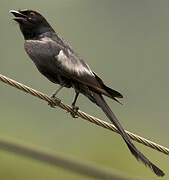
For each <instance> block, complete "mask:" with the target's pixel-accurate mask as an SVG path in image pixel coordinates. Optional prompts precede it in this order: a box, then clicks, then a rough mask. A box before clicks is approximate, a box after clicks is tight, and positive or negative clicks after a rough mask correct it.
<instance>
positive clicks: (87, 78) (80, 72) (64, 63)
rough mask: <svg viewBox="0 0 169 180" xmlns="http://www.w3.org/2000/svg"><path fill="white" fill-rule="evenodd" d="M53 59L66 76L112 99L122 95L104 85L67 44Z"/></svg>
mask: <svg viewBox="0 0 169 180" xmlns="http://www.w3.org/2000/svg"><path fill="white" fill-rule="evenodd" d="M63 44H65V43H63ZM57 45H58V44H57ZM55 61H56V63H57V66H58V67H59V69H60V70H61V72H62V73H64V75H65V76H66V77H67V78H70V79H74V80H76V81H78V82H80V83H82V84H85V85H87V86H89V87H90V88H92V89H93V90H95V91H97V92H99V93H101V94H104V95H106V96H108V97H111V98H113V99H115V97H118V98H122V97H123V96H122V95H121V94H120V93H119V92H117V91H115V90H113V89H111V88H109V87H107V86H105V85H104V83H103V81H102V80H101V78H100V77H98V76H97V75H96V73H94V72H93V71H92V70H91V69H90V67H89V66H88V65H87V64H86V63H85V62H84V60H83V59H82V58H81V57H79V56H78V55H77V54H76V53H75V52H74V51H73V50H72V49H71V48H70V46H69V45H68V44H65V47H60V51H59V54H58V55H56V56H55ZM115 100H116V99H115Z"/></svg>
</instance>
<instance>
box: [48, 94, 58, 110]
mask: <svg viewBox="0 0 169 180" xmlns="http://www.w3.org/2000/svg"><path fill="white" fill-rule="evenodd" d="M50 98H51V99H53V100H54V101H55V103H52V102H48V105H49V106H50V107H51V108H55V107H56V106H59V104H60V103H61V100H60V99H58V98H56V97H55V96H53V95H52V96H51V97H50Z"/></svg>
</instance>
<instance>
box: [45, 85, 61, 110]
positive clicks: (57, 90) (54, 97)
mask: <svg viewBox="0 0 169 180" xmlns="http://www.w3.org/2000/svg"><path fill="white" fill-rule="evenodd" d="M63 87H64V86H60V87H59V88H57V89H56V91H54V93H53V94H52V95H51V96H50V98H52V99H54V100H55V99H57V98H56V94H57V93H58V92H59V91H60V90H61V89H62V88H63ZM48 105H50V106H51V107H52V108H54V107H55V106H56V104H53V103H48Z"/></svg>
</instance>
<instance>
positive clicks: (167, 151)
mask: <svg viewBox="0 0 169 180" xmlns="http://www.w3.org/2000/svg"><path fill="white" fill-rule="evenodd" d="M0 80H1V81H2V82H4V83H6V84H9V85H11V86H13V87H15V88H18V89H20V90H22V91H24V92H27V93H29V94H31V95H33V96H36V97H38V98H40V99H42V100H45V101H47V102H48V103H52V104H54V105H56V106H59V107H61V108H62V109H64V110H66V111H67V112H70V113H74V111H73V109H72V107H71V106H69V105H67V104H64V103H62V102H61V100H60V99H52V98H50V97H48V96H47V95H46V94H43V93H42V92H39V91H37V90H35V89H32V88H30V87H28V86H25V85H23V84H21V83H19V82H17V81H14V80H12V79H10V78H8V77H6V76H4V75H2V74H0ZM76 115H77V116H78V117H81V118H82V119H85V120H87V121H90V122H92V123H94V124H96V125H98V126H101V127H104V128H106V129H109V130H111V131H114V132H116V133H119V132H118V130H117V129H116V127H115V126H114V125H112V124H109V123H107V122H105V121H102V120H100V119H98V118H95V117H93V116H91V115H89V114H86V113H84V112H82V111H80V110H78V111H77V113H76ZM126 133H127V134H128V135H129V137H130V138H131V139H132V140H134V141H137V142H139V143H141V144H144V145H145V146H148V147H150V148H153V149H155V150H157V151H160V152H162V153H164V154H167V155H169V149H168V148H166V147H164V146H161V145H159V144H156V143H154V142H152V141H150V140H147V139H145V138H143V137H141V136H138V135H136V134H133V133H131V132H129V131H126Z"/></svg>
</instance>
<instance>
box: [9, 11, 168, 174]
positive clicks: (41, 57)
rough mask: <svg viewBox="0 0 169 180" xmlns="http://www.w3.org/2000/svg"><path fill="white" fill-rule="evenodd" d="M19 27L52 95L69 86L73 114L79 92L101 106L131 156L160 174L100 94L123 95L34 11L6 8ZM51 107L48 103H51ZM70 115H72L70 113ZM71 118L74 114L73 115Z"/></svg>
mask: <svg viewBox="0 0 169 180" xmlns="http://www.w3.org/2000/svg"><path fill="white" fill-rule="evenodd" d="M9 12H10V13H12V14H13V16H14V18H13V20H15V21H16V22H17V23H18V24H19V27H20V31H21V33H22V35H23V37H24V48H25V51H26V53H27V54H28V56H29V57H30V59H32V61H33V62H34V64H35V65H36V67H37V69H38V70H39V72H40V73H41V74H42V75H44V76H45V77H46V78H47V79H48V80H50V81H51V82H53V83H55V84H59V88H58V89H57V90H56V91H55V92H54V93H53V94H52V96H51V97H52V98H56V94H57V93H58V92H59V91H60V90H61V89H62V88H63V87H66V88H73V89H74V90H75V97H74V99H73V101H72V108H73V109H74V112H75V113H76V112H77V111H78V107H77V106H76V101H77V99H78V96H79V94H83V95H84V96H86V97H87V98H88V99H89V100H90V101H91V102H93V103H94V104H96V105H97V106H98V107H100V108H101V109H102V111H103V112H104V113H105V115H106V116H107V117H108V118H109V120H110V121H111V122H112V124H113V125H114V126H115V127H116V128H117V129H118V131H119V133H120V135H121V137H122V138H123V140H124V141H125V143H126V145H127V146H128V148H129V150H130V152H131V153H132V154H133V155H134V157H135V158H136V159H137V160H138V161H141V162H142V163H143V164H145V165H146V166H147V167H149V168H151V169H152V171H153V172H154V173H155V174H156V175H157V176H164V175H165V174H164V172H163V171H162V170H161V169H159V168H158V167H157V166H156V165H154V164H153V163H152V162H151V161H150V160H148V158H146V157H145V156H144V155H143V154H142V153H141V152H140V151H139V150H138V149H137V148H136V147H135V145H134V144H133V143H132V141H131V139H130V138H129V136H128V135H127V134H126V132H125V130H124V129H123V127H122V125H121V124H120V122H119V121H118V119H117V117H116V116H115V114H114V113H113V112H112V110H111V108H110V107H109V105H108V104H107V103H106V101H105V99H104V96H107V97H109V98H111V99H113V100H115V101H117V102H120V101H119V100H118V98H123V95H122V94H121V93H119V92H118V91H116V90H114V89H112V88H110V87H108V86H106V85H105V83H104V82H103V80H102V79H101V78H100V77H99V76H98V75H97V74H96V73H95V72H94V71H92V70H91V69H90V67H89V65H88V64H87V63H85V61H84V60H83V59H82V58H81V57H80V56H79V55H78V54H77V53H76V52H75V51H74V50H73V49H72V47H71V46H70V45H69V44H68V43H67V42H66V41H65V40H63V39H62V38H61V37H59V36H58V34H57V33H56V32H55V30H54V29H53V28H52V26H51V25H50V24H49V23H48V21H47V20H46V19H45V18H44V17H43V16H42V15H41V14H40V13H39V12H37V11H34V10H29V9H24V10H10V11H9ZM51 106H52V105H51ZM72 115H73V116H74V115H75V114H72ZM74 117H75V116H74Z"/></svg>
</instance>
